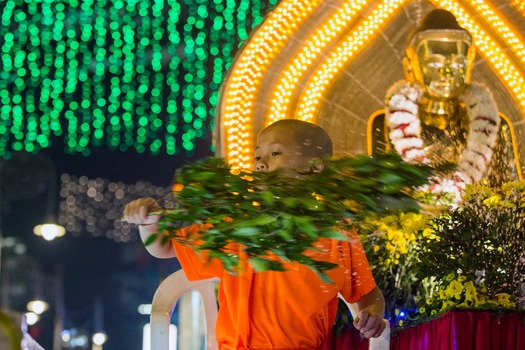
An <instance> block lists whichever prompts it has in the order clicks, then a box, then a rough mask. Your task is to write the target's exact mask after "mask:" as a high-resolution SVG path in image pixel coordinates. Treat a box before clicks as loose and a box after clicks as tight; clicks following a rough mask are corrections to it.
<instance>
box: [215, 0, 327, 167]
mask: <svg viewBox="0 0 525 350" xmlns="http://www.w3.org/2000/svg"><path fill="white" fill-rule="evenodd" d="M321 2H322V1H321V0H316V1H311V0H310V1H309V0H302V1H283V2H282V3H281V4H280V5H279V6H278V7H277V8H276V9H275V10H274V11H273V12H272V13H271V14H270V15H269V16H268V20H267V21H266V23H265V25H263V26H262V27H261V28H260V29H259V31H258V32H257V33H256V34H255V36H254V37H253V39H252V40H251V41H250V42H249V43H248V45H247V47H246V49H245V51H244V53H243V55H242V56H241V57H240V59H239V61H238V63H237V66H236V67H235V69H232V76H231V78H230V80H229V83H230V85H229V87H226V90H225V92H224V97H223V100H224V101H226V103H225V106H224V114H223V118H224V122H223V123H224V124H223V126H222V127H223V130H224V133H225V140H228V142H227V144H226V154H225V156H226V159H227V160H228V161H229V162H230V163H231V164H232V166H233V167H239V168H251V167H252V160H251V158H252V153H253V142H252V118H253V117H252V114H253V106H254V101H255V98H256V93H257V91H258V89H259V88H260V83H261V79H262V76H263V74H264V73H265V72H266V70H267V69H268V66H269V64H270V62H272V60H273V59H274V58H275V57H276V56H277V54H278V53H279V52H280V50H281V49H282V48H283V47H284V46H285V44H286V42H287V41H288V39H289V38H290V36H291V35H292V34H293V32H294V31H296V30H297V28H298V27H299V25H300V24H301V23H302V22H304V20H305V19H307V18H308V17H309V15H310V14H311V13H312V12H313V10H314V9H315V8H316V7H317V6H318V5H319V4H320V3H321Z"/></svg>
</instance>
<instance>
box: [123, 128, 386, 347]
mask: <svg viewBox="0 0 525 350" xmlns="http://www.w3.org/2000/svg"><path fill="white" fill-rule="evenodd" d="M331 154H332V142H331V140H330V137H329V136H328V134H327V133H326V132H325V131H324V130H323V129H322V128H320V127H318V126H316V125H314V124H311V123H307V122H303V121H299V120H295V119H286V120H281V121H278V122H275V123H273V124H272V125H270V126H269V127H267V128H266V129H264V130H263V131H262V132H261V133H260V135H259V137H258V142H257V147H256V149H255V167H254V168H255V169H254V170H255V171H274V170H277V169H280V170H281V171H282V172H283V174H284V175H285V176H288V177H291V178H300V177H302V176H307V175H308V174H310V173H318V172H321V171H322V170H323V169H324V163H323V158H324V157H326V156H330V155H331ZM305 190H307V189H305ZM152 209H155V200H154V199H152V198H143V199H139V200H136V201H134V202H131V203H130V204H128V205H127V206H126V207H125V210H124V219H125V220H126V221H128V222H132V223H135V224H137V225H138V227H139V231H140V236H141V238H142V240H143V241H146V240H147V239H148V237H149V236H150V235H151V234H153V233H155V232H156V231H157V222H158V220H159V218H160V216H159V215H147V213H148V212H149V211H151V210H152ZM232 224H233V225H234V224H235V223H232ZM198 230H199V227H198V226H196V225H193V226H190V227H189V228H186V229H183V230H181V234H182V235H191V234H196V233H197V232H198ZM348 235H349V237H350V241H337V240H333V239H325V238H323V239H321V240H320V241H318V242H317V245H316V248H319V250H315V251H314V250H312V251H311V252H308V255H309V256H311V257H312V258H314V259H316V260H322V261H330V262H333V263H336V264H338V266H337V267H335V268H333V269H331V270H328V271H327V275H328V276H329V278H330V279H331V281H333V284H326V283H324V282H322V281H321V280H320V279H319V278H318V276H317V275H316V273H315V272H313V271H312V270H310V268H308V267H306V266H303V265H300V264H297V263H284V266H285V267H286V271H285V272H275V271H267V272H258V273H257V272H254V271H253V269H252V268H251V267H250V266H249V265H248V264H247V263H244V264H242V266H241V268H240V272H239V274H237V275H233V274H230V273H228V272H227V271H226V270H225V269H224V268H223V266H222V265H221V263H220V261H218V260H216V259H213V260H212V261H211V262H207V261H206V257H205V256H202V255H198V254H197V253H195V251H194V250H193V249H191V248H190V247H188V246H186V245H184V244H180V243H176V242H172V246H170V245H162V244H160V243H154V244H151V245H148V246H147V247H146V249H148V251H149V252H150V253H151V254H152V255H154V256H156V257H158V258H172V257H178V259H179V261H180V264H181V266H182V268H183V269H184V271H185V273H186V276H187V277H188V279H189V280H198V279H205V278H211V277H218V278H219V279H220V287H219V304H220V309H219V315H218V319H217V327H216V335H217V341H218V343H219V349H221V350H241V349H260V350H262V349H274V350H277V349H279V350H299V349H301V350H318V349H320V348H321V346H322V343H323V341H324V340H325V339H326V338H327V337H328V336H329V334H330V331H331V329H332V325H333V323H334V321H335V316H336V312H337V305H338V294H339V293H341V295H342V296H343V297H344V298H345V300H346V301H347V302H349V303H353V304H355V305H354V306H356V307H357V312H358V313H357V317H356V318H355V320H354V325H355V327H356V328H357V329H358V330H359V331H360V332H361V333H362V334H364V336H365V337H367V338H371V337H379V336H380V335H381V333H382V332H383V330H384V328H385V323H384V321H383V314H384V299H383V295H382V293H381V292H380V291H379V289H378V288H377V286H376V284H375V281H374V278H373V277H372V274H371V272H370V267H369V265H368V261H367V259H366V256H365V253H364V251H363V247H362V245H361V242H360V241H359V238H358V236H357V235H356V233H355V232H348ZM157 242H159V240H157Z"/></svg>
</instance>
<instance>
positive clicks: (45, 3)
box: [0, 0, 278, 158]
mask: <svg viewBox="0 0 525 350" xmlns="http://www.w3.org/2000/svg"><path fill="white" fill-rule="evenodd" d="M277 2H278V0H270V1H259V0H195V1H194V0H191V1H190V0H127V1H123V0H69V1H54V0H7V1H2V2H1V3H0V13H1V18H0V55H1V56H0V59H1V64H0V157H4V158H9V157H10V156H11V154H12V152H14V151H22V150H24V151H27V152H31V153H36V152H38V151H39V150H42V149H45V148H49V147H51V146H52V145H53V143H57V142H62V143H63V144H64V152H65V153H67V154H82V155H84V156H89V155H90V154H91V152H92V149H93V147H108V148H109V149H111V150H116V151H122V152H124V151H127V150H129V149H134V150H136V151H137V152H139V153H151V154H158V153H160V152H165V153H166V154H169V155H176V154H181V153H182V154H186V155H190V156H191V155H192V152H193V150H194V148H195V143H196V142H197V141H198V140H199V139H202V138H203V137H205V136H206V135H209V132H210V131H211V130H212V129H213V120H214V116H215V107H216V104H217V101H218V91H219V87H220V84H221V82H222V80H223V77H224V74H225V72H226V70H227V69H228V67H229V66H230V64H231V63H232V61H233V57H234V54H235V50H236V49H237V48H238V47H239V45H240V43H242V41H243V40H246V39H247V38H248V33H249V32H250V31H251V30H252V29H253V28H254V27H255V26H256V25H257V24H259V23H261V22H262V20H263V17H264V16H265V14H266V13H267V12H269V11H270V10H272V9H273V8H274V7H275V5H276V3H277Z"/></svg>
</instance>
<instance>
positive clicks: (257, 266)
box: [248, 257, 286, 272]
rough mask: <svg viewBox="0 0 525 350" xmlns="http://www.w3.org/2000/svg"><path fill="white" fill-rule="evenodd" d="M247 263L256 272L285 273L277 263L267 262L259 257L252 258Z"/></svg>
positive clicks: (273, 261)
mask: <svg viewBox="0 0 525 350" xmlns="http://www.w3.org/2000/svg"><path fill="white" fill-rule="evenodd" d="M248 262H249V263H250V265H251V266H252V267H253V269H254V270H255V271H256V272H265V271H269V270H271V271H286V270H285V268H284V267H283V266H282V264H281V263H280V262H279V261H275V260H268V259H264V258H259V257H253V258H251V259H248Z"/></svg>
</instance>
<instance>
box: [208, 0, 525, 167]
mask: <svg viewBox="0 0 525 350" xmlns="http://www.w3.org/2000/svg"><path fill="white" fill-rule="evenodd" d="M306 3H308V5H306V4H305V2H297V4H296V2H295V1H288V0H283V1H282V2H281V4H280V5H279V7H278V8H277V9H276V10H275V11H274V12H273V13H271V14H270V15H269V16H268V18H267V19H266V20H265V21H264V22H263V23H262V25H261V27H259V29H258V30H257V31H256V32H255V33H253V35H252V37H251V39H250V40H249V42H248V43H247V45H246V46H245V47H244V49H243V50H242V51H241V53H240V55H239V57H238V58H237V60H236V62H235V65H234V66H233V67H232V68H231V73H230V76H229V77H228V79H227V80H226V82H225V84H224V86H223V92H222V94H221V100H220V102H219V113H218V115H219V119H218V122H217V128H218V131H217V138H216V140H217V150H218V153H219V154H220V155H221V156H223V157H225V158H226V159H227V160H228V161H229V162H230V163H231V164H232V165H233V166H238V167H251V165H252V164H251V160H250V159H251V155H252V153H253V144H254V140H255V137H256V133H257V132H258V131H259V130H260V129H262V128H263V127H264V126H266V125H269V124H271V123H272V122H274V121H276V120H279V119H283V118H296V119H302V120H306V121H310V122H314V123H318V124H323V123H324V124H330V125H332V127H333V128H334V129H336V126H334V125H335V124H336V123H335V122H334V121H331V122H330V123H327V121H326V120H324V121H321V120H319V118H321V117H323V118H325V119H326V118H328V117H326V115H327V114H328V113H327V112H326V111H325V109H326V108H325V107H326V106H327V105H330V103H331V101H332V100H333V96H336V95H337V93H338V92H337V91H334V90H337V89H334V86H339V87H340V86H341V84H342V83H341V79H343V80H344V78H345V72H346V71H347V70H348V67H351V66H352V64H354V62H355V61H356V58H357V57H360V58H361V62H363V61H366V60H363V59H362V57H361V56H362V55H364V54H363V52H365V51H366V50H367V49H368V47H370V46H373V45H372V44H373V43H374V41H377V40H383V39H384V37H385V35H386V34H385V27H387V26H389V25H390V26H399V23H400V21H399V19H398V17H399V14H400V13H402V12H404V13H414V14H416V15H418V11H419V15H420V16H421V15H422V13H420V12H423V9H425V8H426V9H428V8H430V7H438V8H443V9H446V10H448V11H450V12H452V13H453V14H454V15H455V16H456V17H457V18H458V21H459V23H460V24H461V25H462V26H464V27H465V28H466V29H468V30H469V31H470V32H471V33H472V35H473V37H474V40H475V43H476V46H477V49H478V53H479V56H481V60H482V65H486V66H487V67H489V70H491V71H492V72H485V73H484V76H483V77H482V78H484V79H486V80H488V81H491V79H492V78H491V76H490V75H491V74H492V75H495V76H496V77H497V78H496V79H497V80H499V82H500V83H501V85H502V88H503V89H504V90H505V91H506V93H507V95H508V96H509V97H508V98H507V100H509V99H510V100H512V101H511V104H513V105H514V110H512V111H511V113H509V112H507V111H506V114H507V115H510V119H512V121H513V122H514V124H515V125H518V126H519V127H521V125H522V124H523V120H524V119H525V117H524V116H525V49H524V38H523V37H522V36H520V35H519V34H518V33H520V32H524V30H523V24H522V23H523V22H525V21H524V18H523V12H520V9H519V8H517V7H512V8H511V10H512V11H511V13H510V15H509V13H505V14H502V13H500V12H499V11H498V10H496V8H495V6H493V5H492V4H491V2H489V1H483V0H463V1H449V0H442V1H438V0H432V1H424V2H423V5H421V4H420V3H421V1H408V0H385V1H378V0H373V1H364V0H345V1H343V0H332V1H316V2H306ZM409 16H410V15H407V17H408V18H410V17H409ZM285 23H286V25H284V24H285ZM520 25H521V27H520ZM405 26H407V27H409V28H413V26H415V22H414V23H408V24H406V23H405ZM391 29H392V28H391ZM394 29H397V28H394ZM403 30H405V32H407V30H406V28H405V27H402V28H400V29H399V30H394V31H392V30H391V32H393V33H394V34H392V36H393V37H395V38H394V39H392V41H391V43H395V42H402V41H401V40H400V39H399V37H400V36H401V34H399V33H402V32H403ZM401 51H404V47H402V48H398V52H401ZM366 54H373V53H370V52H367V53H366ZM360 55H361V56H360ZM397 55H398V56H399V55H400V54H399V53H397ZM396 59H398V60H399V57H396ZM385 61H387V60H385ZM394 63H395V62H394ZM361 64H362V63H361ZM354 68H355V67H354ZM396 69H399V70H400V71H401V72H402V66H401V65H399V67H397V68H396ZM354 70H355V69H354ZM399 78H402V73H401V75H400V76H399V75H397V76H396V75H392V76H391V77H385V79H384V82H381V81H379V82H375V85H374V86H376V88H375V89H374V88H373V86H366V83H363V80H361V81H360V82H357V83H356V81H350V80H351V79H349V84H350V83H353V84H356V86H355V89H356V90H357V89H360V91H359V93H362V92H363V91H367V93H368V95H369V96H370V99H371V101H372V102H373V103H374V104H376V105H377V106H381V105H382V99H383V97H384V93H383V94H381V93H380V92H378V93H375V92H374V90H381V89H383V90H384V91H386V89H387V88H388V86H390V85H391V83H392V82H393V81H394V80H397V79H399ZM343 83H344V81H343ZM381 84H382V85H381ZM384 85H385V86H384ZM377 87H380V89H379V88H377ZM507 100H506V101H505V104H508V101H507ZM355 103H356V102H354V105H355ZM357 103H359V100H357ZM377 109H378V108H376V110H377ZM348 113H349V114H351V113H352V111H348ZM370 114H371V113H366V114H365V113H361V114H356V115H355V116H354V118H356V119H363V120H360V123H361V124H364V128H365V129H366V120H365V119H366V118H367V117H368V116H369V115H370ZM524 128H525V127H524ZM355 129H357V127H356V128H355ZM523 131H524V132H525V129H524V130H523ZM519 132H521V129H520V130H518V133H519ZM362 134H363V135H364V134H365V132H363V133H362ZM356 136H357V137H360V136H361V133H360V132H357V134H356ZM336 142H337V140H336ZM521 146H522V147H523V145H521ZM342 149H344V147H342ZM521 153H522V154H523V153H524V152H521ZM521 163H522V164H523V163H524V162H523V161H522V162H521Z"/></svg>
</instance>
